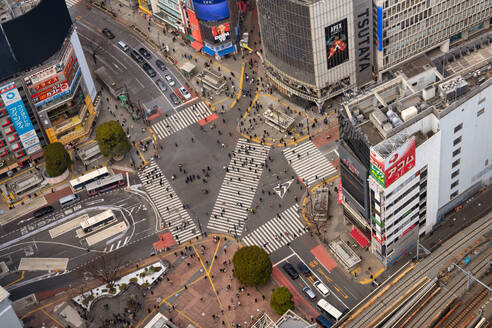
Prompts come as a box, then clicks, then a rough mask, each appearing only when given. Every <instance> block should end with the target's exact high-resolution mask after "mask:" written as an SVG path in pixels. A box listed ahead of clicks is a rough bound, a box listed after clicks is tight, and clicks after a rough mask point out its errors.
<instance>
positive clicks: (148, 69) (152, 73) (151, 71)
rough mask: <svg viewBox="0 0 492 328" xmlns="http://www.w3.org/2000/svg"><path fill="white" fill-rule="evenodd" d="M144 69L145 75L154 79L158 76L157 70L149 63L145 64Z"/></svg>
mask: <svg viewBox="0 0 492 328" xmlns="http://www.w3.org/2000/svg"><path fill="white" fill-rule="evenodd" d="M143 69H144V71H145V73H147V74H148V75H149V76H150V77H154V76H156V75H157V73H156V72H155V70H154V69H153V68H152V66H150V65H149V63H144V64H143Z"/></svg>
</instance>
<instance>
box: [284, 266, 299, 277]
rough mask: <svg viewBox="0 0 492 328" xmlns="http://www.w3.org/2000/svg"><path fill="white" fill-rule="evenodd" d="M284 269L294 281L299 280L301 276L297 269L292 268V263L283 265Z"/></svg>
mask: <svg viewBox="0 0 492 328" xmlns="http://www.w3.org/2000/svg"><path fill="white" fill-rule="evenodd" d="M282 268H283V269H284V270H285V272H287V274H288V275H289V276H290V277H291V278H292V279H294V280H295V279H297V278H299V274H298V273H297V271H296V269H294V267H293V266H292V264H290V263H285V264H284V265H282Z"/></svg>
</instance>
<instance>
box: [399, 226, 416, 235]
mask: <svg viewBox="0 0 492 328" xmlns="http://www.w3.org/2000/svg"><path fill="white" fill-rule="evenodd" d="M414 227H415V223H414V224H412V225H411V226H409V227H408V228H407V229H405V231H403V233H402V234H401V236H400V237H403V236H405V235H406V234H407V233H408V232H409V231H410V230H412V229H413V228H414Z"/></svg>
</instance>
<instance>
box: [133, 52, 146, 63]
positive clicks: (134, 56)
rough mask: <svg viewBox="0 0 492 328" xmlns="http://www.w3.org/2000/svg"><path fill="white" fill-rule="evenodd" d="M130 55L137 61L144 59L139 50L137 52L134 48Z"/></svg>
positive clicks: (140, 61)
mask: <svg viewBox="0 0 492 328" xmlns="http://www.w3.org/2000/svg"><path fill="white" fill-rule="evenodd" d="M130 57H132V58H133V59H134V60H135V61H136V62H137V63H139V64H140V63H143V61H144V59H143V57H142V56H140V54H139V53H138V52H136V51H135V50H132V51H131V52H130Z"/></svg>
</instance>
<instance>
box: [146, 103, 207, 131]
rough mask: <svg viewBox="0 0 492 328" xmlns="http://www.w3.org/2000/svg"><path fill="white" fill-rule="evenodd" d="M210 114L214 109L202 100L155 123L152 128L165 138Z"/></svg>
mask: <svg viewBox="0 0 492 328" xmlns="http://www.w3.org/2000/svg"><path fill="white" fill-rule="evenodd" d="M210 115H212V111H211V110H210V108H208V106H207V104H205V103H204V102H203V101H201V102H199V103H196V104H193V105H191V106H190V107H187V108H186V109H183V110H181V111H179V112H177V113H176V114H174V115H172V116H169V117H168V118H166V119H164V120H161V121H159V122H157V123H155V124H153V125H152V128H153V129H154V132H155V133H156V135H157V137H158V138H159V139H164V138H167V137H169V136H170V135H172V134H174V133H176V132H178V131H180V130H182V129H185V128H187V127H189V126H190V125H192V124H194V123H196V122H198V121H200V120H202V119H204V118H205V117H207V116H210Z"/></svg>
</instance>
